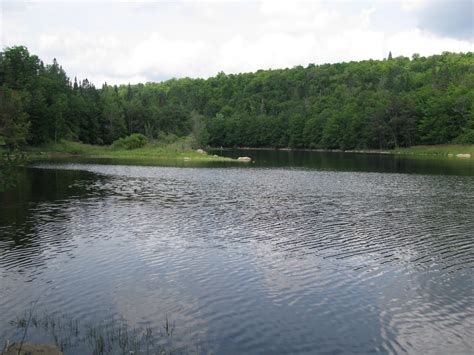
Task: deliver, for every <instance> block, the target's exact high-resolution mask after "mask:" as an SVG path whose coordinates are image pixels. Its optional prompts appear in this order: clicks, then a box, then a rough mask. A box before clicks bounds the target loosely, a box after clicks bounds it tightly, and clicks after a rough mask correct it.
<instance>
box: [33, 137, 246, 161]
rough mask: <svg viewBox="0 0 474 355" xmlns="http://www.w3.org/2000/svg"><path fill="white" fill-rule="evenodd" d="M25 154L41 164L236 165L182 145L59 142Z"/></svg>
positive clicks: (230, 159) (178, 143)
mask: <svg viewBox="0 0 474 355" xmlns="http://www.w3.org/2000/svg"><path fill="white" fill-rule="evenodd" d="M26 153H27V155H28V158H29V159H30V160H43V159H55V158H67V157H71V158H72V157H81V158H94V159H95V158H104V159H114V158H117V159H129V160H136V161H141V160H156V161H157V162H160V161H192V162H237V161H238V160H236V159H232V158H226V157H221V156H218V155H210V154H207V153H206V152H204V151H200V150H193V149H191V148H189V147H187V146H186V144H185V143H182V142H177V143H172V144H149V145H146V146H145V147H143V148H137V149H131V150H128V149H123V148H113V147H111V146H98V145H90V144H83V143H78V142H70V141H62V142H59V143H55V144H49V145H45V146H41V147H29V148H27V149H26Z"/></svg>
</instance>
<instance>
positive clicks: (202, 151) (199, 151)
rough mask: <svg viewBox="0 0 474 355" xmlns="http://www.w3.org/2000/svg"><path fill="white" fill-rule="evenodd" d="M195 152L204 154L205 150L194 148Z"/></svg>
mask: <svg viewBox="0 0 474 355" xmlns="http://www.w3.org/2000/svg"><path fill="white" fill-rule="evenodd" d="M196 153H200V154H206V152H205V151H204V150H202V149H196Z"/></svg>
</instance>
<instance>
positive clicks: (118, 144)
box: [112, 133, 148, 150]
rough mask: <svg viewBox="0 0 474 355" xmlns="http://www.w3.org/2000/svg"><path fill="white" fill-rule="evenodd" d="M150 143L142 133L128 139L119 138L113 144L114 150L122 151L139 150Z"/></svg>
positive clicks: (132, 135)
mask: <svg viewBox="0 0 474 355" xmlns="http://www.w3.org/2000/svg"><path fill="white" fill-rule="evenodd" d="M147 143H148V139H147V137H145V136H144V135H143V134H141V133H133V134H131V135H129V136H127V137H124V138H119V139H117V140H116V141H114V142H113V143H112V148H120V149H128V150H131V149H138V148H142V147H144V146H145V145H146V144H147Z"/></svg>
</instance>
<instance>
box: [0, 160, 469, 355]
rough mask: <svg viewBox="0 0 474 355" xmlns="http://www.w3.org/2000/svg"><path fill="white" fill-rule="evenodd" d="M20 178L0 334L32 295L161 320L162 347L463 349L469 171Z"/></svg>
mask: <svg viewBox="0 0 474 355" xmlns="http://www.w3.org/2000/svg"><path fill="white" fill-rule="evenodd" d="M27 174H28V178H29V179H30V180H29V181H32V188H31V189H30V190H28V189H26V187H25V186H20V187H19V190H18V191H14V192H10V193H8V194H7V193H5V194H3V195H0V201H1V206H0V214H1V216H0V313H1V314H2V315H3V316H2V321H1V322H0V339H3V338H9V339H10V338H14V337H15V332H14V331H13V330H12V329H11V328H10V327H9V326H8V320H11V319H14V318H15V317H16V316H17V315H18V314H19V313H21V312H24V310H25V309H27V308H28V305H29V303H30V302H31V301H32V300H34V299H36V298H38V297H39V298H40V300H41V304H42V306H43V307H45V308H47V309H50V310H54V312H68V313H71V314H74V315H77V316H78V317H80V318H81V319H85V320H90V321H100V320H103V319H106V318H114V319H115V318H116V319H119V318H120V319H122V318H124V319H126V321H127V322H129V323H130V324H132V325H136V326H143V325H144V324H152V325H154V326H156V327H160V326H161V324H162V322H163V320H164V319H165V317H168V316H170V317H172V319H173V320H174V321H175V322H176V328H177V333H178V335H177V337H178V339H179V340H177V342H178V343H179V344H180V345H182V346H188V345H190V344H191V345H193V344H200V347H199V348H200V349H205V350H203V352H205V351H207V350H211V351H214V352H216V353H226V354H228V353H236V354H237V353H255V354H261V353H288V354H294V353H348V352H350V353H369V352H381V353H420V352H428V353H440V354H441V353H459V354H464V353H466V354H467V353H471V352H472V350H473V347H474V343H473V341H472V340H471V339H472V338H473V329H474V307H473V305H474V292H473V289H474V287H473V286H474V282H473V281H474V276H473V272H472V270H473V268H474V240H473V238H474V234H473V232H472V231H473V230H474V210H473V206H474V178H473V177H469V176H429V175H405V174H380V173H354V172H352V173H351V172H321V171H314V170H304V169H300V170H296V169H240V168H226V169H191V168H157V167H134V166H112V165H111V166H103V165H74V164H69V165H61V166H59V167H58V166H56V165H44V164H43V165H41V166H39V167H37V168H36V169H30V170H29V171H28V172H27ZM25 191H29V193H26V192H25ZM4 320H5V321H4ZM82 351H84V349H81V348H80V347H79V348H76V349H72V350H71V353H78V354H80V353H82ZM197 352H199V351H197Z"/></svg>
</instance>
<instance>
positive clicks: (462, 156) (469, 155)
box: [456, 153, 471, 158]
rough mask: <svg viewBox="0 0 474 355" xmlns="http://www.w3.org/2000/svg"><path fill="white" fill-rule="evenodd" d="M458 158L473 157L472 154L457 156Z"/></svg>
mask: <svg viewBox="0 0 474 355" xmlns="http://www.w3.org/2000/svg"><path fill="white" fill-rule="evenodd" d="M456 157H458V158H470V157H471V154H469V153H468V154H456Z"/></svg>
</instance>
